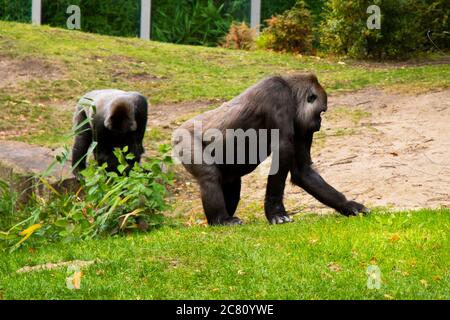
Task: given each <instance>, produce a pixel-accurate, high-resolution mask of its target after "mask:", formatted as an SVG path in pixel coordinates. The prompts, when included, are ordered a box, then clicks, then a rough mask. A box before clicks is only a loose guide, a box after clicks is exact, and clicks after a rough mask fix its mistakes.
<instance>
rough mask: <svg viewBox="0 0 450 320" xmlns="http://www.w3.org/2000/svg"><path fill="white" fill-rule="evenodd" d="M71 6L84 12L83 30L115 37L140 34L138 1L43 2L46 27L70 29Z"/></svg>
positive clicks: (50, 0) (73, 0)
mask: <svg viewBox="0 0 450 320" xmlns="http://www.w3.org/2000/svg"><path fill="white" fill-rule="evenodd" d="M70 5H77V6H79V7H80V9H81V30H83V31H86V32H95V33H100V34H107V35H112V36H127V37H135V36H137V35H138V34H139V32H138V31H139V20H140V1H136V0H121V1H117V0H106V1H105V0H89V1H86V0H57V1H54V0H43V2H42V23H43V24H49V25H51V26H56V27H63V28H66V22H67V19H68V17H69V14H67V13H66V10H67V8H68V7H69V6H70Z"/></svg>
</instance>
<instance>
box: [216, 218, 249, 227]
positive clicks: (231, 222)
mask: <svg viewBox="0 0 450 320" xmlns="http://www.w3.org/2000/svg"><path fill="white" fill-rule="evenodd" d="M242 224H244V222H243V221H242V220H241V219H239V218H238V217H226V218H222V219H220V220H219V222H217V223H210V225H216V226H237V225H242Z"/></svg>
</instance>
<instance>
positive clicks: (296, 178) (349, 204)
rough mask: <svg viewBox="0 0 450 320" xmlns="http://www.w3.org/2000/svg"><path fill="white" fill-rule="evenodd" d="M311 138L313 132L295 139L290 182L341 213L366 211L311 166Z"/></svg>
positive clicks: (354, 213)
mask: <svg viewBox="0 0 450 320" xmlns="http://www.w3.org/2000/svg"><path fill="white" fill-rule="evenodd" d="M312 138H313V134H312V133H308V134H307V136H306V137H305V138H303V139H297V140H298V142H297V143H296V148H295V153H296V155H295V161H294V163H293V166H292V168H291V181H292V183H294V184H295V185H297V186H299V187H301V188H303V189H304V190H305V191H306V192H308V193H309V194H310V195H312V196H313V197H314V198H316V199H317V200H319V201H320V202H322V203H323V204H325V205H327V206H329V207H331V208H333V209H335V210H336V211H338V212H339V213H341V214H343V215H346V216H350V215H357V214H358V213H360V212H361V213H368V212H369V209H367V208H366V207H365V206H364V205H362V204H360V203H357V202H355V201H348V200H347V199H346V197H345V196H344V195H343V194H342V193H340V192H339V191H337V190H336V189H335V188H333V187H332V186H330V185H329V184H328V183H327V182H326V181H325V180H324V179H323V178H322V177H321V176H320V174H318V173H317V172H316V171H315V170H314V169H313V168H312V161H311V153H310V150H311V144H312Z"/></svg>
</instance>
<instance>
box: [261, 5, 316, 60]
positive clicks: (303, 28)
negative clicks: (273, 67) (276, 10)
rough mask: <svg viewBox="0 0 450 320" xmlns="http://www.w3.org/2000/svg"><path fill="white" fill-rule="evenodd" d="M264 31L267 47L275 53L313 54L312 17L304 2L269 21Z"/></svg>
mask: <svg viewBox="0 0 450 320" xmlns="http://www.w3.org/2000/svg"><path fill="white" fill-rule="evenodd" d="M267 23H268V27H267V28H266V29H265V30H264V32H263V35H264V37H265V46H266V48H267V49H272V50H275V51H287V52H299V53H311V52H312V42H313V33H312V17H311V13H310V11H309V9H308V8H307V6H306V4H305V2H304V1H303V0H299V1H297V2H296V4H295V6H294V7H292V8H291V9H289V10H287V11H285V12H284V13H282V14H280V15H277V16H274V17H272V18H271V19H269V20H268V21H267Z"/></svg>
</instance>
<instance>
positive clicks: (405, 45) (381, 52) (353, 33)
mask: <svg viewBox="0 0 450 320" xmlns="http://www.w3.org/2000/svg"><path fill="white" fill-rule="evenodd" d="M372 4H376V5H378V6H379V7H380V9H381V30H376V29H374V30H369V29H368V28H367V25H366V21H367V19H368V17H369V15H368V14H367V13H366V10H367V8H368V7H369V5H372ZM448 13H449V9H448V7H445V5H444V0H438V1H436V0H423V1H417V0H375V1H372V0H370V1H369V0H330V1H329V2H328V3H327V6H326V9H325V13H324V19H323V21H322V24H321V26H320V29H321V44H322V46H323V47H324V48H325V49H326V50H328V51H329V52H331V53H335V54H341V55H347V56H349V57H353V58H376V59H384V58H406V57H409V56H411V55H412V54H413V53H417V52H420V51H423V50H424V49H425V48H426V46H427V43H429V41H428V39H427V37H426V33H427V31H428V30H429V29H435V30H439V29H440V30H441V32H442V31H444V30H446V29H448ZM447 48H448V43H447Z"/></svg>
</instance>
